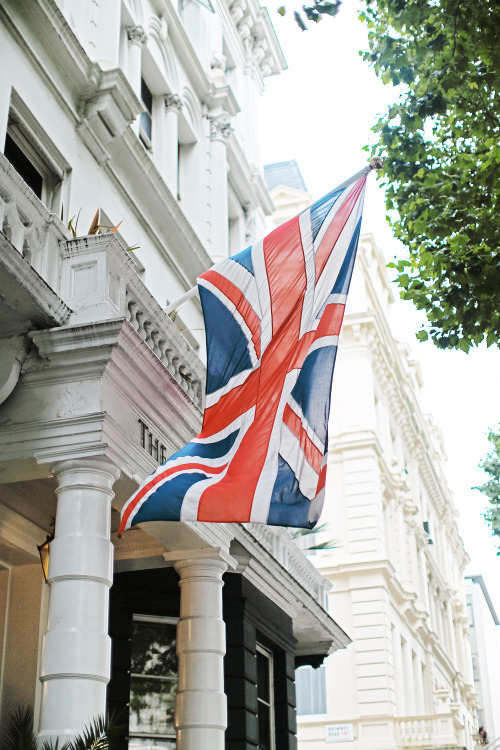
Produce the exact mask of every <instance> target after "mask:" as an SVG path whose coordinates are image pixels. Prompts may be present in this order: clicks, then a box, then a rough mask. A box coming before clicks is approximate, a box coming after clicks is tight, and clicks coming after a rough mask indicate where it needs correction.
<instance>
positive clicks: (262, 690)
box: [257, 652, 269, 703]
mask: <svg viewBox="0 0 500 750" xmlns="http://www.w3.org/2000/svg"><path fill="white" fill-rule="evenodd" d="M257 698H260V699H261V700H263V701H266V703H269V659H268V657H267V656H265V654H261V653H260V652H257Z"/></svg>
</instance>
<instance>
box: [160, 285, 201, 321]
mask: <svg viewBox="0 0 500 750" xmlns="http://www.w3.org/2000/svg"><path fill="white" fill-rule="evenodd" d="M197 291H198V284H197V285H196V286H194V287H193V288H192V289H190V290H189V292H186V294H183V295H182V297H179V299H176V300H175V302H172V303H171V304H170V305H167V307H166V308H165V312H166V313H167V315H169V313H171V312H173V311H174V310H177V308H178V307H180V306H181V305H183V304H184V302H187V301H188V299H191V297H194V295H195V294H196V292H197Z"/></svg>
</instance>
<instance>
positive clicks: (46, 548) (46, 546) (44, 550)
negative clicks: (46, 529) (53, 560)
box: [36, 534, 54, 583]
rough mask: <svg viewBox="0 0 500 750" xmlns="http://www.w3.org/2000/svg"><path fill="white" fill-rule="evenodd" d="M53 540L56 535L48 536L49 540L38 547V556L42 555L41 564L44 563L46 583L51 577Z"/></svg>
mask: <svg viewBox="0 0 500 750" xmlns="http://www.w3.org/2000/svg"><path fill="white" fill-rule="evenodd" d="M53 539H54V534H47V539H46V540H45V541H44V543H43V544H37V545H36V548H37V550H38V554H39V555H40V562H41V563H42V570H43V577H44V578H45V583H47V582H48V580H47V579H48V575H49V557H50V543H51V542H52V540H53Z"/></svg>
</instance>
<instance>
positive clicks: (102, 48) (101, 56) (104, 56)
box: [90, 0, 121, 70]
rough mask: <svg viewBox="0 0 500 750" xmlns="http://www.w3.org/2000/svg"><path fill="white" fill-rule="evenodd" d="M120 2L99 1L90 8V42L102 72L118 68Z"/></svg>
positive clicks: (117, 0) (116, 0)
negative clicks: (102, 69)
mask: <svg viewBox="0 0 500 750" xmlns="http://www.w3.org/2000/svg"><path fill="white" fill-rule="evenodd" d="M120 5H121V2H120V0H100V2H98V3H95V2H94V3H90V6H91V10H90V13H91V23H90V29H91V32H90V33H91V42H90V46H93V47H94V54H95V59H96V60H97V61H98V62H99V64H100V65H101V67H102V68H104V70H112V69H114V68H117V67H118V57H119V50H120Z"/></svg>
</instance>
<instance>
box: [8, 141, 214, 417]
mask: <svg viewBox="0 0 500 750" xmlns="http://www.w3.org/2000/svg"><path fill="white" fill-rule="evenodd" d="M0 231H1V232H2V233H3V234H4V235H5V236H6V237H7V239H8V240H9V241H10V242H11V243H12V245H14V247H15V248H16V249H17V250H18V252H19V253H20V254H21V255H22V256H23V257H24V258H26V260H27V261H28V262H29V263H30V265H31V266H32V267H33V268H34V269H35V271H36V272H37V273H38V274H39V275H40V276H41V277H42V278H43V279H44V281H46V282H47V284H48V285H49V286H50V287H51V288H52V290H53V291H54V292H56V294H58V295H59V296H60V297H61V299H62V300H63V301H64V302H65V303H66V304H67V305H68V306H69V307H70V308H71V310H72V314H71V317H70V319H69V325H72V324H78V323H90V322H92V321H99V320H106V319H112V318H117V317H123V318H126V319H127V320H128V321H130V323H131V325H132V326H133V327H134V328H135V330H136V331H137V332H138V334H139V335H140V336H141V337H142V338H143V339H144V341H145V342H146V343H147V344H148V346H149V347H150V348H151V349H152V350H153V352H154V353H155V354H156V356H157V357H158V358H159V359H160V360H161V362H162V363H163V364H164V365H165V367H166V368H167V369H168V371H169V372H170V373H171V375H172V376H173V377H174V378H175V379H176V380H177V382H178V383H179V385H180V386H181V387H182V388H183V389H184V391H185V393H186V394H187V395H188V396H189V397H190V398H191V399H192V401H193V402H194V403H195V404H196V405H197V406H198V407H199V408H200V409H201V408H202V401H203V390H204V388H203V383H204V379H205V368H204V366H203V364H202V362H201V361H200V359H199V357H198V356H197V354H196V352H195V351H194V350H193V349H192V348H191V346H190V345H189V343H188V342H187V341H186V339H185V338H184V336H183V335H182V333H181V332H180V331H179V329H178V327H177V326H176V324H175V323H174V322H173V321H172V320H171V319H170V318H169V316H168V315H167V314H166V313H165V312H164V310H163V309H162V307H161V306H160V305H159V304H158V302H157V301H156V300H155V299H154V297H153V296H152V295H151V293H150V292H149V291H148V289H147V288H146V286H145V285H144V283H143V282H142V281H141V279H140V278H139V276H138V275H137V274H136V272H135V268H134V262H133V260H132V259H131V258H130V256H129V255H128V253H127V252H126V250H125V249H124V248H123V247H122V245H121V244H120V242H119V241H118V239H117V238H116V237H115V235H113V234H98V235H92V236H87V237H79V238H77V239H74V238H72V234H71V232H70V231H69V230H68V229H67V228H66V227H65V226H64V224H63V223H62V222H61V221H60V220H59V219H58V218H57V216H55V214H52V213H50V211H48V210H47V208H46V207H45V206H44V205H43V203H42V202H41V201H40V200H39V199H38V198H37V196H36V195H35V194H34V193H33V191H32V190H31V189H30V188H29V187H28V185H26V183H25V182H24V181H23V180H22V179H21V178H20V177H19V175H18V174H17V172H16V171H15V170H14V169H13V167H12V166H11V165H10V163H9V162H8V160H7V159H6V158H5V157H4V156H3V155H2V154H0Z"/></svg>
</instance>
